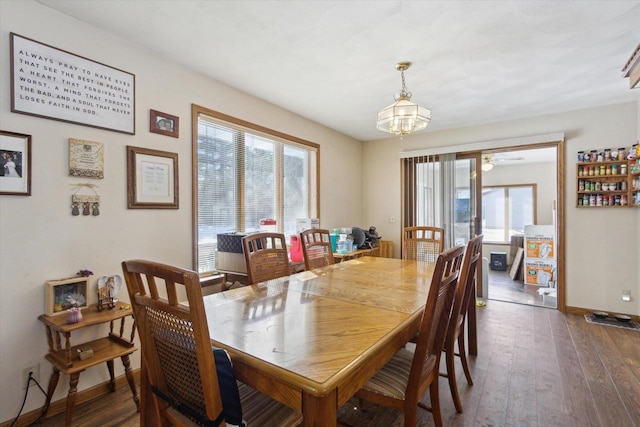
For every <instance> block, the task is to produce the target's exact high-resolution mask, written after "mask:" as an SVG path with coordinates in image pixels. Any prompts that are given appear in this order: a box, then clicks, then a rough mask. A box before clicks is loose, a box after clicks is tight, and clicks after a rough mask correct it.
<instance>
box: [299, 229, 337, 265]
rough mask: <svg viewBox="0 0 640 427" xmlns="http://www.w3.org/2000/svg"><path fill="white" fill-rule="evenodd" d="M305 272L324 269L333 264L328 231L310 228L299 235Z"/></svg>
mask: <svg viewBox="0 0 640 427" xmlns="http://www.w3.org/2000/svg"><path fill="white" fill-rule="evenodd" d="M300 242H301V244H302V254H303V255H304V267H305V270H312V269H314V268H319V267H326V266H327V265H332V264H333V263H334V259H333V250H332V248H331V234H330V233H329V230H323V229H321V228H312V229H310V230H305V231H303V232H301V233H300Z"/></svg>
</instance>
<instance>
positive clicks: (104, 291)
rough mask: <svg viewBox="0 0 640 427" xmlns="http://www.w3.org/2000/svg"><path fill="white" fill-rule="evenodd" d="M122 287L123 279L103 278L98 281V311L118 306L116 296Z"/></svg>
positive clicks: (117, 276)
mask: <svg viewBox="0 0 640 427" xmlns="http://www.w3.org/2000/svg"><path fill="white" fill-rule="evenodd" d="M120 286H122V277H120V276H119V275H117V274H116V275H115V276H102V277H101V278H100V279H98V311H102V310H104V309H105V308H109V309H111V308H114V307H115V306H116V301H117V298H116V295H117V294H118V291H119V290H120Z"/></svg>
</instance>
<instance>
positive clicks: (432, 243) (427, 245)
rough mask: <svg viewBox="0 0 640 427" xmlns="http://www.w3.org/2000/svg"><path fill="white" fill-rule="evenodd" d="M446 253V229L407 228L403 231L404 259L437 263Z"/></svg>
mask: <svg viewBox="0 0 640 427" xmlns="http://www.w3.org/2000/svg"><path fill="white" fill-rule="evenodd" d="M442 251H444V229H442V228H439V227H428V226H418V227H405V228H404V229H403V230H402V259H411V260H415V261H426V262H435V261H436V259H437V258H438V255H440V253H441V252H442Z"/></svg>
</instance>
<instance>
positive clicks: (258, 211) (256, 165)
mask: <svg viewBox="0 0 640 427" xmlns="http://www.w3.org/2000/svg"><path fill="white" fill-rule="evenodd" d="M274 150H275V146H274V143H273V141H268V140H266V139H264V138H260V137H257V136H255V135H249V134H245V165H244V168H245V169H244V183H245V188H244V191H245V197H244V207H245V218H244V231H247V232H251V231H258V230H259V229H260V220H261V219H266V218H276V209H275V205H276V203H275V191H276V182H275V153H274Z"/></svg>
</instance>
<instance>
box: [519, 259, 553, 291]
mask: <svg viewBox="0 0 640 427" xmlns="http://www.w3.org/2000/svg"><path fill="white" fill-rule="evenodd" d="M555 280H556V261H553V260H549V261H537V260H533V261H532V260H525V262H524V284H525V285H535V286H550V285H552V282H555Z"/></svg>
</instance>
